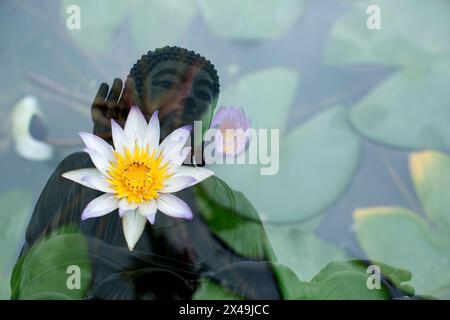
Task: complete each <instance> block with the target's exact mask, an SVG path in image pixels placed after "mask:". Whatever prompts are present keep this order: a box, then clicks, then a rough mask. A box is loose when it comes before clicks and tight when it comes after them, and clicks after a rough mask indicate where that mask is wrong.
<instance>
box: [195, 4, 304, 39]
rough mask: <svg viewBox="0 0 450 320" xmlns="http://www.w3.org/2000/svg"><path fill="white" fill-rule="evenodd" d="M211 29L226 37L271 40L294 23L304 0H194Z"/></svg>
mask: <svg viewBox="0 0 450 320" xmlns="http://www.w3.org/2000/svg"><path fill="white" fill-rule="evenodd" d="M197 3H198V6H199V9H200V11H201V13H202V16H203V18H204V19H205V21H206V23H207V24H208V26H209V27H210V28H211V31H212V32H213V33H214V34H215V35H216V36H218V37H220V38H223V39H227V40H242V41H244V40H273V39H277V38H279V37H280V36H282V35H283V34H284V33H286V32H287V31H288V30H289V29H291V28H292V27H293V26H294V24H295V23H297V22H298V21H299V19H300V17H301V15H302V13H303V11H304V8H305V6H306V3H307V1H306V0H279V1H277V2H276V3H275V2H274V1H272V0H247V1H240V0H228V1H221V0H198V1H197Z"/></svg>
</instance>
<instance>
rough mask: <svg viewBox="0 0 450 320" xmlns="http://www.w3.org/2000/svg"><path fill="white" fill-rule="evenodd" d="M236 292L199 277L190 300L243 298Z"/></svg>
mask: <svg viewBox="0 0 450 320" xmlns="http://www.w3.org/2000/svg"><path fill="white" fill-rule="evenodd" d="M243 299H244V298H242V297H240V296H239V295H238V294H236V293H234V292H231V291H230V290H228V289H227V288H224V287H223V286H221V285H220V284H218V283H216V282H214V281H212V280H209V279H207V278H202V279H200V285H199V286H198V288H197V289H196V290H195V292H194V294H193V296H192V300H243Z"/></svg>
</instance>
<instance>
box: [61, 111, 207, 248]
mask: <svg viewBox="0 0 450 320" xmlns="http://www.w3.org/2000/svg"><path fill="white" fill-rule="evenodd" d="M188 127H189V126H188ZM188 127H182V128H179V129H177V130H175V131H173V132H172V133H171V134H170V135H169V136H167V137H166V138H165V139H164V141H163V142H162V143H161V144H159V139H160V127H159V119H158V112H155V113H154V114H153V115H152V117H151V119H150V121H149V123H148V124H147V121H146V120H145V118H144V116H143V114H142V113H141V111H140V110H139V109H138V108H137V107H135V106H134V107H131V109H130V112H129V115H128V118H127V121H126V123H125V128H124V130H122V128H121V127H120V126H119V125H118V124H117V123H116V122H115V121H114V120H111V129H112V138H113V142H114V148H113V147H112V146H111V145H109V144H108V143H107V142H106V141H104V140H102V139H101V138H99V137H98V136H96V135H93V134H91V133H87V132H81V133H80V136H81V138H82V139H83V141H84V143H85V144H86V147H87V148H86V149H84V151H85V152H87V153H88V154H89V156H90V157H91V159H92V162H93V163H94V165H95V168H88V169H79V170H74V171H69V172H66V173H64V174H63V175H62V176H63V177H65V178H67V179H70V180H72V181H75V182H77V183H79V184H82V185H84V186H87V187H89V188H92V189H96V190H100V191H102V192H105V194H103V195H101V196H99V197H98V198H96V199H94V200H92V201H91V202H90V203H89V204H88V205H87V206H86V208H85V209H84V211H83V213H82V216H81V219H82V220H85V219H89V218H95V217H100V216H103V215H106V214H108V213H110V212H112V211H114V210H116V209H117V208H118V209H119V215H120V216H121V217H122V223H123V231H124V235H125V239H126V241H127V244H128V248H129V249H130V250H133V248H134V246H135V244H136V243H137V241H138V240H139V238H140V237H141V235H142V232H143V231H144V227H145V224H146V223H147V220H148V221H149V222H150V223H151V224H153V223H154V222H155V215H156V211H157V210H159V211H160V212H162V213H165V214H166V215H168V216H171V217H175V218H185V219H191V218H192V212H191V209H190V208H189V206H188V205H187V204H186V203H185V202H184V201H183V200H181V199H179V198H178V197H176V196H174V195H173V194H172V193H174V192H177V191H180V190H182V189H184V188H187V187H190V186H192V185H194V184H196V183H199V182H201V181H203V180H204V179H206V178H208V177H210V176H211V175H213V172H212V171H209V170H206V169H202V168H197V167H188V166H183V165H182V163H183V161H184V160H185V158H186V156H187V155H188V154H189V152H190V149H191V147H184V145H185V144H186V141H187V138H188V137H189V134H190V128H188Z"/></svg>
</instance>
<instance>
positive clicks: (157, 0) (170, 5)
mask: <svg viewBox="0 0 450 320" xmlns="http://www.w3.org/2000/svg"><path fill="white" fill-rule="evenodd" d="M69 5H78V6H79V7H80V11H81V29H79V30H69V34H70V36H72V37H73V39H74V41H75V42H76V43H77V44H78V45H79V46H80V47H82V48H83V49H86V50H88V51H91V52H99V51H105V50H107V49H108V48H110V47H112V45H113V43H114V39H115V36H116V33H117V31H118V30H119V28H120V27H122V26H124V24H125V21H126V20H127V19H129V21H130V24H131V32H132V36H133V40H134V44H135V46H136V49H138V50H139V51H143V52H145V51H147V50H153V49H154V48H157V47H162V46H165V45H174V44H175V43H176V42H177V40H179V38H180V37H181V36H182V35H183V34H184V33H185V31H186V28H187V27H188V25H189V24H190V23H191V21H192V19H193V18H194V16H195V14H196V6H195V3H194V1H193V0H174V1H164V0H136V1H122V0H98V1H89V0H75V1H71V0H64V1H63V4H62V14H63V19H64V21H65V20H66V19H67V17H68V16H69V15H68V14H67V13H66V8H67V6H69Z"/></svg>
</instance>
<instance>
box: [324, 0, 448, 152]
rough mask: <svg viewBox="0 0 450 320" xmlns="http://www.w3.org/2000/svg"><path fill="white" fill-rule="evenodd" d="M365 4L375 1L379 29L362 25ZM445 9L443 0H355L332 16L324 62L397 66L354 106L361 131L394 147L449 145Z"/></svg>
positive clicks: (446, 14)
mask: <svg viewBox="0 0 450 320" xmlns="http://www.w3.org/2000/svg"><path fill="white" fill-rule="evenodd" d="M369 5H378V6H379V7H380V10H381V30H369V29H368V28H367V27H366V19H367V18H368V17H369V16H368V15H367V14H366V9H367V7H368V6H369ZM449 9H450V3H449V2H448V1H444V0H436V1H429V2H425V1H421V0H399V1H389V0H377V1H358V2H355V3H354V4H353V9H352V10H350V12H348V13H346V14H344V16H343V17H342V18H341V19H339V20H338V21H337V23H336V24H335V26H334V27H333V29H332V31H331V33H330V36H329V39H328V41H327V43H326V46H325V48H326V49H325V61H326V62H327V63H329V64H334V65H348V64H355V63H377V64H383V65H390V66H394V67H397V68H398V70H397V71H396V73H395V74H394V75H393V76H391V78H390V79H389V80H388V81H386V82H385V83H383V84H382V85H381V86H379V87H378V88H377V89H375V90H374V91H372V92H371V93H370V94H369V95H367V96H366V97H365V98H363V99H362V100H361V101H359V102H358V103H357V104H356V105H355V106H354V107H353V110H352V112H351V115H350V118H351V121H352V124H353V125H354V127H355V128H356V129H357V130H358V131H360V132H361V133H362V134H363V135H365V136H367V137H369V138H371V139H373V140H376V141H379V142H383V143H386V144H389V145H393V146H398V147H407V148H415V149H421V148H434V149H444V148H447V147H449V146H450V128H449V126H448V125H447V123H446V122H445V119H448V118H449V117H450V105H449V103H448V101H449V99H450V94H449V92H448V90H447V86H446V83H448V82H449V80H450V64H449V63H448V61H449V58H450V42H449V41H448V40H447V38H448V32H447V30H449V28H450V19H449V16H448V12H449Z"/></svg>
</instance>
